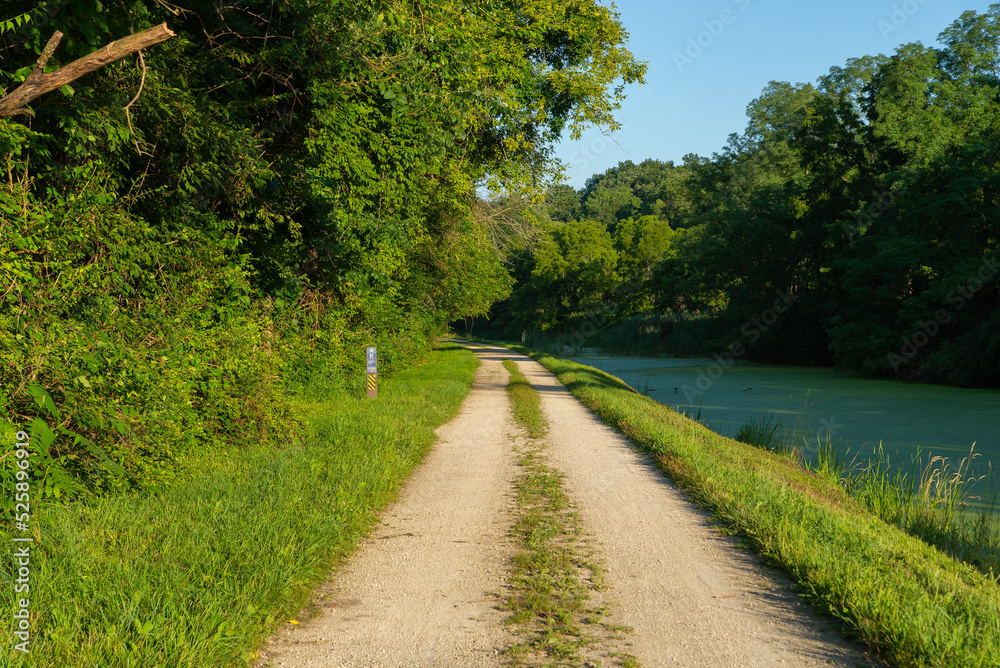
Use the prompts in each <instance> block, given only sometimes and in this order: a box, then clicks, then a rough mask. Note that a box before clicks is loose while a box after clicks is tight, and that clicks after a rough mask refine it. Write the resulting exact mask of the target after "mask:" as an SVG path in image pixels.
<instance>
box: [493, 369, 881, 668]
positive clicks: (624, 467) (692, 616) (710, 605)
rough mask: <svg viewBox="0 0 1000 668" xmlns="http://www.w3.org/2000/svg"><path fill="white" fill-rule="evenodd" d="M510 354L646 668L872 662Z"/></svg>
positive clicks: (545, 377) (548, 377) (548, 380)
mask: <svg viewBox="0 0 1000 668" xmlns="http://www.w3.org/2000/svg"><path fill="white" fill-rule="evenodd" d="M511 358H512V359H514V360H515V361H517V364H518V368H519V369H520V370H521V373H522V374H524V376H525V377H526V378H527V379H528V381H529V382H530V383H531V384H532V386H533V387H534V388H535V389H536V390H538V392H539V393H540V394H541V395H542V407H543V410H544V411H545V413H546V416H547V417H548V420H549V425H550V435H549V438H548V441H549V448H548V456H549V462H550V464H551V465H552V466H554V467H555V468H557V469H559V470H561V471H562V472H563V473H564V474H565V476H566V485H567V488H568V490H567V491H568V493H569V494H570V495H571V496H572V497H573V498H575V499H576V502H577V504H578V505H579V507H580V511H581V514H582V515H583V520H584V523H585V524H586V526H587V529H588V530H589V531H590V533H591V534H593V535H594V536H596V537H597V540H598V544H599V546H600V547H601V549H602V551H603V554H604V557H605V560H606V563H605V578H606V579H607V581H608V583H609V584H610V585H611V587H612V592H611V597H612V598H613V599H615V600H616V602H617V606H616V609H617V614H616V616H615V618H616V621H617V622H618V623H621V624H626V625H628V626H631V627H632V628H634V629H635V634H634V636H633V638H632V640H633V642H634V648H633V653H634V654H635V655H636V656H637V657H638V658H639V660H640V662H641V664H642V665H643V666H644V668H655V667H657V666H704V667H706V668H708V667H711V668H722V667H725V666H732V667H734V668H750V667H753V666H774V665H782V664H783V665H790V666H831V665H841V666H855V665H858V664H859V663H860V664H862V665H866V664H867V663H868V662H867V660H866V659H865V656H864V655H863V654H862V653H861V652H860V651H859V650H858V649H857V648H855V647H852V646H851V645H850V644H848V643H846V642H844V641H843V640H842V639H841V638H840V636H839V634H837V633H836V632H834V631H832V630H831V629H830V627H829V624H827V623H825V622H824V621H822V620H820V619H818V618H817V617H816V615H815V613H813V611H812V610H811V609H810V608H809V607H807V606H806V605H805V604H803V603H801V602H800V601H799V600H798V598H797V597H796V596H795V595H794V594H793V593H791V591H790V584H789V582H788V581H787V580H786V579H784V578H782V577H780V576H779V575H778V574H776V573H775V572H774V571H772V570H771V569H764V568H762V567H761V566H760V564H759V562H757V560H756V559H755V558H754V557H753V556H752V555H751V554H749V553H748V552H746V551H744V550H740V549H739V548H737V547H736V546H735V544H734V541H733V540H732V539H728V538H725V537H723V536H722V535H720V534H719V532H718V531H717V530H715V529H714V528H712V525H711V522H710V519H709V517H708V516H707V514H706V513H704V512H702V511H701V510H699V509H698V508H696V507H695V506H693V505H692V504H691V502H689V501H687V500H685V498H684V496H683V494H682V493H681V492H680V491H679V490H678V489H677V488H676V487H675V486H674V485H673V484H672V483H671V482H670V481H669V480H667V479H666V478H664V477H663V475H662V474H661V473H660V472H659V471H657V470H656V468H655V467H654V465H653V464H652V462H651V460H650V459H649V458H647V457H645V456H643V455H641V454H639V453H637V452H636V451H635V450H634V449H633V448H632V447H631V446H630V445H629V443H628V442H627V441H626V439H625V438H624V437H622V436H621V435H619V434H618V433H617V432H615V431H613V430H612V429H610V428H609V427H607V426H605V425H604V424H603V423H602V422H600V420H598V419H597V418H596V417H595V416H594V415H593V414H592V413H591V412H590V411H589V410H587V409H586V408H584V407H583V405H581V404H580V403H579V402H578V401H577V400H576V399H575V398H574V397H573V396H572V395H571V394H570V393H569V391H568V390H567V389H565V388H564V387H563V386H562V385H561V384H560V383H559V381H558V380H556V378H555V376H553V375H552V374H551V373H549V372H548V371H547V370H546V369H545V368H543V367H542V366H541V365H540V364H538V363H537V362H534V361H533V360H530V359H529V358H527V357H524V356H521V355H516V354H511Z"/></svg>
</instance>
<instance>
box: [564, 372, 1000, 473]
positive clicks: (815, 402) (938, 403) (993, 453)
mask: <svg viewBox="0 0 1000 668" xmlns="http://www.w3.org/2000/svg"><path fill="white" fill-rule="evenodd" d="M573 359H574V360H576V361H578V362H580V363H582V364H587V365H589V366H592V367H595V368H598V369H601V370H603V371H607V372H608V373H610V374H612V375H614V376H617V377H619V378H621V379H622V380H624V381H625V382H626V383H628V384H629V385H631V386H632V387H633V388H635V389H636V390H638V391H640V392H643V393H645V392H647V391H648V394H649V396H650V397H652V398H653V399H656V400H657V401H659V402H661V403H664V404H667V405H668V406H670V407H671V408H674V409H676V410H680V411H686V412H688V413H689V414H690V413H697V412H698V411H699V410H700V411H701V414H702V418H703V420H704V421H705V422H706V423H707V426H708V427H709V428H711V429H712V430H714V431H716V432H719V433H721V434H723V435H725V436H730V437H731V436H734V435H735V434H736V432H737V430H738V429H739V428H740V426H741V425H742V424H743V423H744V422H745V421H746V420H747V419H749V418H753V417H759V416H761V415H770V414H772V413H773V414H774V416H775V417H776V418H780V419H781V420H782V423H783V426H784V427H785V428H786V429H794V430H795V431H796V432H797V433H798V434H800V435H801V434H805V435H807V437H808V438H809V440H810V441H811V443H810V447H809V448H807V452H809V451H810V450H811V451H814V450H815V443H816V437H817V436H820V437H822V438H825V435H826V433H827V431H828V430H829V433H830V435H831V438H832V440H833V442H834V443H837V444H839V445H838V447H839V448H840V449H841V450H845V449H849V451H850V453H851V456H853V455H855V454H858V453H860V454H861V459H863V460H867V458H868V457H869V456H870V455H871V453H872V449H873V448H874V447H875V446H877V445H878V443H879V441H881V442H882V444H883V447H884V448H885V450H886V451H887V452H889V453H896V454H898V455H900V456H901V459H902V460H903V461H905V462H909V461H910V455H911V454H912V453H914V452H916V451H917V448H919V449H920V451H921V453H922V454H923V455H924V461H925V462H926V461H927V455H928V453H930V454H933V455H942V456H946V457H949V458H952V460H951V461H952V466H953V467H954V466H957V465H958V463H959V461H960V460H961V459H962V458H963V457H966V456H968V455H969V452H970V449H971V448H972V445H973V443H975V444H976V446H975V452H977V453H979V454H980V457H978V458H976V460H975V461H976V464H977V466H976V468H977V469H978V470H980V471H985V470H986V464H987V462H993V463H994V464H995V465H996V466H1000V390H972V389H966V388H958V387H947V386H943V385H929V384H923V383H901V382H898V381H894V380H886V379H881V378H873V377H871V376H866V375H864V374H861V373H859V372H853V371H839V370H835V369H830V368H813V367H797V366H764V365H755V364H741V365H738V366H731V367H728V368H723V367H722V366H721V365H720V364H719V363H718V362H715V361H714V360H710V359H683V358H622V357H600V356H586V357H575V358H573Z"/></svg>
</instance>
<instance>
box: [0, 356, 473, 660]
mask: <svg viewBox="0 0 1000 668" xmlns="http://www.w3.org/2000/svg"><path fill="white" fill-rule="evenodd" d="M477 364H478V362H477V361H476V359H475V357H474V356H473V355H472V354H471V353H470V352H469V351H467V350H465V349H463V348H460V347H457V346H442V348H441V349H440V350H438V351H435V352H433V353H431V355H430V356H429V357H428V358H427V360H426V361H425V362H424V363H423V364H421V365H418V366H415V367H413V368H411V369H408V370H406V371H404V372H401V373H399V374H398V375H396V376H394V377H391V378H388V379H385V380H383V382H382V383H381V386H380V388H379V398H378V399H377V400H375V401H367V400H365V399H361V398H359V397H358V396H357V395H348V394H345V393H340V394H336V395H333V396H326V397H323V398H318V399H316V400H314V401H311V402H309V403H305V404H303V405H302V406H301V410H302V412H303V414H304V415H305V416H306V417H307V419H306V420H305V424H306V428H305V433H304V435H302V436H296V435H293V434H289V435H288V437H287V439H286V441H285V443H284V444H283V445H282V446H281V447H280V449H278V450H277V451H276V450H275V449H274V447H273V445H271V446H265V445H260V444H247V447H246V449H244V450H241V451H238V452H227V453H219V452H218V451H215V452H213V453H212V454H211V456H204V457H202V458H201V459H196V460H194V461H192V462H191V470H192V474H191V475H190V479H189V480H188V481H186V482H185V483H184V484H181V485H177V486H175V487H172V488H169V489H167V490H165V491H163V492H161V493H158V494H147V495H135V494H130V495H121V496H114V497H108V498H103V499H97V500H94V501H92V502H91V503H89V504H88V505H68V506H55V505H47V506H44V507H42V508H40V509H38V510H37V511H36V514H35V517H34V518H33V521H34V526H35V537H36V544H35V546H34V547H33V549H32V557H31V565H30V567H31V575H30V577H31V582H30V586H31V592H30V601H31V604H30V610H31V615H32V618H31V633H32V640H31V646H30V647H31V654H30V655H23V654H21V653H20V652H14V651H13V650H12V645H13V642H11V637H10V636H8V637H7V638H5V640H4V642H3V644H2V645H0V666H14V665H17V666H20V665H31V666H36V667H43V666H44V667H52V668H64V667H65V666H103V667H110V668H116V667H118V666H135V667H137V668H139V667H141V668H151V667H153V666H171V667H174V666H191V667H192V668H195V667H196V668H205V667H211V666H239V665H244V666H245V665H247V664H248V663H250V662H252V661H253V660H254V659H255V658H256V656H255V650H256V648H257V647H259V645H260V644H261V642H262V641H263V640H264V639H265V638H266V636H267V635H268V634H269V633H270V632H271V631H272V630H273V629H274V627H275V626H276V625H278V624H283V623H288V622H289V620H290V619H291V618H292V616H293V615H294V614H295V613H297V612H298V611H299V609H300V608H301V606H302V605H303V603H304V602H305V601H306V599H307V598H308V593H309V590H310V588H311V587H312V586H313V585H315V584H318V583H320V582H322V581H323V580H324V579H325V578H326V577H327V575H328V573H329V571H330V569H331V567H335V566H336V565H337V564H338V563H339V562H340V561H341V560H342V559H343V558H344V556H345V555H347V554H348V553H350V552H351V550H352V549H353V548H354V546H355V544H356V542H357V540H358V539H359V538H360V537H361V536H362V535H364V534H365V533H366V532H368V531H369V529H370V528H371V526H372V524H373V522H374V520H375V518H376V514H377V512H378V511H379V509H380V508H382V507H383V506H384V505H385V504H386V503H387V502H388V501H390V500H391V499H392V498H393V496H394V495H395V493H396V489H397V486H398V484H399V483H400V481H402V480H403V479H404V478H405V477H406V475H407V474H408V473H409V472H410V471H411V470H412V468H413V467H414V466H415V465H416V464H417V463H418V462H419V461H420V460H421V458H422V457H423V455H424V453H425V452H426V451H427V449H428V447H429V446H430V444H431V443H432V441H433V439H434V433H433V430H434V429H435V428H436V427H437V426H438V425H440V424H441V423H443V422H445V421H447V420H448V419H450V418H451V417H452V416H453V415H455V414H456V413H457V411H458V409H459V406H460V404H461V402H462V399H463V398H464V397H465V396H466V394H467V393H468V391H469V389H470V387H471V385H472V375H473V372H474V370H475V368H476V366H477ZM4 538H5V539H8V540H5V541H4V544H5V545H8V546H9V545H10V544H11V543H10V542H9V538H10V536H9V535H5V536H4ZM11 553H12V550H11V549H9V548H8V549H7V550H6V554H7V555H10V554H11ZM4 562H5V565H6V568H5V569H4V575H5V580H6V583H5V585H4V598H5V600H4V609H5V610H11V609H12V600H11V599H12V596H13V594H12V592H13V584H12V583H11V577H12V575H11V574H12V572H13V571H12V568H13V566H12V560H11V558H10V557H9V556H8V557H7V559H5V560H4ZM8 619H9V618H8ZM8 628H9V625H8ZM8 633H9V631H8Z"/></svg>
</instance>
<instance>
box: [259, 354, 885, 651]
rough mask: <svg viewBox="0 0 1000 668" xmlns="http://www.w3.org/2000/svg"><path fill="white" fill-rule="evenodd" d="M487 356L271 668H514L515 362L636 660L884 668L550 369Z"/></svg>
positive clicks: (291, 630) (282, 642)
mask: <svg viewBox="0 0 1000 668" xmlns="http://www.w3.org/2000/svg"><path fill="white" fill-rule="evenodd" d="M474 350H475V352H476V354H477V356H478V357H479V359H480V360H481V362H482V366H480V368H479V369H478V370H477V372H476V377H475V382H474V385H473V388H472V392H471V394H470V395H469V397H468V398H467V399H466V401H465V404H464V405H463V407H462V411H461V413H460V415H459V416H458V417H456V418H455V419H454V420H452V421H451V422H450V423H448V424H447V425H444V426H443V427H441V428H440V429H439V430H438V435H439V441H438V442H437V443H436V444H435V446H434V448H433V450H432V451H431V452H430V454H429V455H428V456H427V458H426V459H425V461H424V463H423V464H422V465H421V466H420V467H419V468H418V469H417V471H416V472H415V473H414V475H413V476H412V477H411V478H410V479H409V481H408V482H407V483H406V485H405V486H404V487H403V490H402V492H401V494H400V497H399V499H398V500H397V501H396V502H395V503H394V504H392V505H391V506H390V507H389V508H388V509H387V510H386V512H385V513H384V515H383V521H382V522H381V524H380V525H379V526H378V528H377V529H376V530H375V531H374V532H373V534H372V535H371V536H370V537H369V538H367V539H365V540H364V541H363V542H362V544H361V546H360V548H359V550H358V551H357V552H356V553H355V554H354V555H353V557H352V558H351V559H350V561H349V563H348V564H346V565H345V567H344V568H342V569H341V570H340V571H339V572H337V573H336V574H335V576H334V578H333V580H332V581H331V582H330V583H328V584H327V585H325V586H323V587H321V588H320V590H318V591H317V594H316V596H315V600H314V603H315V606H316V607H317V608H318V609H319V610H320V611H321V613H322V614H320V615H319V616H317V617H315V618H313V619H311V620H308V621H303V622H302V624H301V625H299V626H294V627H292V626H289V627H287V628H284V629H282V630H281V631H280V632H279V633H277V634H276V635H275V636H274V637H273V638H272V639H271V641H270V642H269V643H268V646H267V647H266V648H265V650H264V651H263V653H262V655H261V660H260V662H258V665H259V666H280V667H291V666H295V667H300V666H301V667H306V666H323V667H339V666H398V667H400V668H402V667H406V668H412V667H417V666H420V667H424V668H430V667H438V666H440V667H442V668H444V667H449V668H458V667H464V666H469V667H473V666H500V665H503V656H502V653H503V651H504V649H505V648H506V647H508V646H509V645H510V644H511V640H512V639H511V636H510V635H509V634H510V631H509V630H508V627H507V626H505V625H504V624H503V620H504V618H505V616H506V614H505V613H504V612H503V611H502V610H500V608H499V606H500V605H501V603H500V596H501V595H502V592H503V591H504V590H505V587H506V579H505V578H506V572H507V563H508V560H509V559H510V556H511V555H512V554H513V552H514V546H513V545H512V544H511V542H510V539H509V537H508V533H509V531H510V526H511V520H510V503H511V497H510V489H511V483H512V481H513V478H514V475H515V466H514V462H513V460H512V454H511V438H512V435H513V434H514V433H515V431H516V430H515V427H514V426H513V422H512V419H511V417H510V413H509V408H508V401H507V396H506V393H505V390H504V388H505V386H506V382H507V373H506V371H505V370H504V369H503V367H502V366H501V362H502V360H504V359H513V360H514V361H516V362H517V364H518V367H519V368H520V370H521V372H522V373H523V374H524V375H525V376H526V377H527V378H528V380H529V382H531V384H532V385H533V386H534V387H535V388H536V389H537V390H538V391H539V392H540V393H541V395H542V402H543V404H542V405H543V410H544V412H545V414H546V417H547V418H548V420H549V424H550V434H549V436H548V443H549V445H548V448H547V455H548V458H549V465H550V466H553V467H554V468H557V469H559V470H560V471H562V472H563V473H564V474H565V476H566V478H565V485H566V491H567V493H568V494H569V495H570V496H571V498H573V500H574V501H575V503H576V504H577V506H578V507H579V509H580V513H581V516H582V518H583V522H584V524H585V526H586V528H587V531H588V533H589V534H590V535H591V536H592V537H593V538H594V539H595V540H596V543H597V546H598V549H599V550H600V552H601V554H602V556H603V558H604V561H605V563H604V568H605V580H606V582H607V583H608V584H609V585H610V591H609V592H608V594H607V595H608V597H609V598H610V599H612V600H613V606H612V608H613V611H614V618H613V621H614V622H615V623H617V624H625V625H628V626H631V627H632V628H633V629H634V630H635V633H634V634H633V635H632V636H631V638H630V640H631V641H632V643H633V647H632V648H631V649H630V652H631V653H632V654H634V655H636V656H637V657H638V659H639V661H640V663H641V665H642V666H644V667H645V668H653V667H658V666H691V667H695V668H699V667H705V668H724V667H729V666H731V667H733V668H751V667H756V666H775V665H786V666H837V665H839V666H858V665H874V664H873V663H872V662H871V661H869V660H868V659H867V658H866V657H865V655H864V653H863V651H862V650H861V649H860V648H858V647H857V646H854V645H852V644H850V643H847V642H845V641H844V640H842V639H841V638H840V635H839V634H838V633H837V632H836V631H835V630H834V629H833V628H832V627H831V625H830V623H829V622H828V621H826V620H824V619H821V618H818V617H817V616H816V614H815V613H813V612H812V610H811V609H810V608H809V607H808V606H807V605H805V604H803V603H802V602H801V601H799V600H798V598H797V596H796V595H795V594H794V593H792V591H791V587H790V584H789V582H788V581H787V579H785V578H783V577H782V576H781V575H780V574H777V573H776V572H774V571H773V570H772V569H768V568H765V567H763V566H761V565H760V564H759V563H758V562H757V561H756V559H755V558H754V557H753V556H752V555H751V554H749V553H748V552H746V551H744V550H741V549H739V548H738V547H736V546H735V544H734V541H733V540H732V539H730V538H727V537H724V536H722V535H721V534H720V533H719V532H718V531H717V530H716V529H715V528H713V526H712V523H711V521H710V518H709V517H708V516H707V515H706V514H705V513H704V512H702V511H701V510H699V509H697V508H696V507H695V506H693V505H692V503H691V502H689V501H687V500H686V499H685V498H684V495H683V493H681V492H680V491H678V490H677V488H676V487H674V486H673V485H672V484H671V483H670V482H669V481H668V480H667V479H665V478H664V477H663V476H662V475H661V474H660V473H659V472H658V471H657V470H656V469H655V467H654V466H653V464H652V463H651V461H650V460H649V459H648V458H647V457H646V456H644V455H642V454H641V453H638V452H637V451H636V450H635V449H633V448H632V447H631V446H630V444H629V443H628V442H627V441H626V440H625V439H624V437H622V436H621V435H619V434H618V433H617V432H615V431H613V430H612V429H610V428H608V427H606V426H605V425H604V424H603V423H601V422H600V421H599V420H598V419H597V418H596V417H595V416H594V415H593V414H592V413H590V411H588V410H587V409H586V408H584V407H583V406H582V405H581V404H580V403H579V402H578V401H577V400H576V399H575V398H574V397H573V396H572V395H571V394H570V393H569V391H568V390H566V389H565V388H564V387H563V386H562V385H560V384H559V382H558V381H557V380H556V378H555V377H554V376H553V375H552V374H551V373H549V372H548V371H546V370H545V369H544V368H543V367H542V366H541V365H539V364H537V363H536V362H534V361H532V360H530V359H528V358H527V357H524V356H521V355H519V354H517V353H514V352H512V351H510V350H506V349H503V348H493V347H475V348H474Z"/></svg>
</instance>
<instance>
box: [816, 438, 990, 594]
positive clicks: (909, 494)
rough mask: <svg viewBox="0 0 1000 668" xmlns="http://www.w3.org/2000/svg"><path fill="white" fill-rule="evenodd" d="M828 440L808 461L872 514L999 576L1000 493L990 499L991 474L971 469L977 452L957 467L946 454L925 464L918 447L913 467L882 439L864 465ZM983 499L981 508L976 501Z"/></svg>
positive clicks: (982, 569) (972, 453) (911, 462)
mask: <svg viewBox="0 0 1000 668" xmlns="http://www.w3.org/2000/svg"><path fill="white" fill-rule="evenodd" d="M847 456H848V455H847V454H846V453H840V452H839V451H838V450H837V449H836V448H834V447H833V446H832V445H831V444H830V443H829V442H827V443H826V444H823V443H820V447H819V449H818V456H817V461H816V463H811V462H810V463H807V464H806V465H807V466H808V467H809V468H810V469H811V470H813V471H815V472H816V473H817V474H819V475H822V476H825V477H826V478H827V479H829V480H830V481H831V482H833V483H836V484H840V485H841V486H842V487H843V488H844V489H845V490H846V491H847V493H848V494H850V495H851V496H852V497H854V498H855V499H858V501H860V502H861V503H862V504H864V505H865V507H867V508H868V509H869V510H870V511H871V512H872V513H874V514H875V515H877V516H878V517H880V518H881V519H883V520H885V521H886V522H888V523H890V524H894V525H896V526H898V527H899V528H901V529H902V530H904V531H906V532H907V533H909V534H911V535H913V536H916V537H918V538H920V539H921V540H923V541H925V542H926V543H928V544H930V545H933V546H935V547H937V548H939V549H940V550H942V551H943V552H945V553H946V554H949V555H951V556H952V557H955V558H956V559H959V560H961V561H963V562H965V563H968V564H970V565H972V566H975V567H976V568H978V569H979V570H980V571H981V572H983V573H985V574H987V575H989V576H990V577H992V578H993V579H998V578H1000V531H998V517H997V500H998V498H997V494H998V490H997V488H996V487H994V488H993V489H992V490H991V491H989V492H987V496H986V498H985V499H984V498H982V497H981V496H978V495H977V492H978V490H977V486H978V485H979V484H980V483H982V482H983V480H984V479H985V478H988V476H980V477H976V476H974V475H972V474H970V467H971V465H972V462H973V460H974V458H975V457H976V456H977V454H976V453H975V452H974V451H970V453H969V456H968V457H965V458H963V459H962V460H961V461H960V462H959V464H958V466H957V467H955V468H952V466H951V462H950V461H949V460H948V459H947V458H944V457H930V458H929V459H928V461H927V462H926V463H924V461H923V456H922V455H921V453H920V452H919V450H918V451H917V452H916V453H915V454H914V455H913V456H912V458H911V461H910V465H909V466H901V465H900V463H899V462H898V461H892V460H891V458H890V457H889V455H888V453H886V452H885V450H884V449H883V448H882V444H881V443H879V445H878V446H877V447H876V448H875V449H874V451H873V453H872V456H871V457H870V458H869V459H868V461H867V462H866V463H865V464H859V463H858V462H857V460H856V459H855V460H852V461H850V462H848V461H847ZM976 501H982V502H983V503H982V504H980V507H979V509H978V510H975V511H972V510H970V509H971V507H972V505H973V503H974V502H976Z"/></svg>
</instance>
